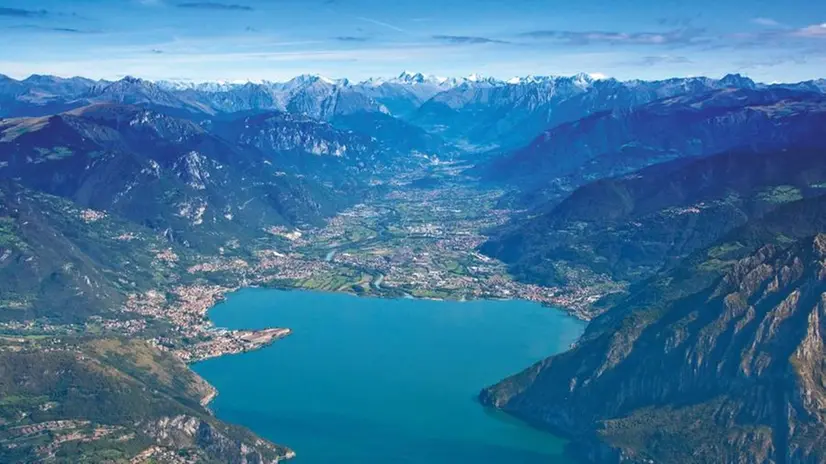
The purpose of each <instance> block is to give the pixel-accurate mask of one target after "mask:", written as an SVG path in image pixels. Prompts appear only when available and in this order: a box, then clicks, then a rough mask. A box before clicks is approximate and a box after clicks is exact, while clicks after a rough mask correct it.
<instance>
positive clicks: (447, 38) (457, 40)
mask: <svg viewBox="0 0 826 464" xmlns="http://www.w3.org/2000/svg"><path fill="white" fill-rule="evenodd" d="M433 39H434V40H438V41H440V42H447V43H450V44H457V45H464V44H494V43H495V44H506V43H509V42H506V41H504V40H498V39H490V38H487V37H475V36H467V35H434V36H433Z"/></svg>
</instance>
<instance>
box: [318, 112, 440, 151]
mask: <svg viewBox="0 0 826 464" xmlns="http://www.w3.org/2000/svg"><path fill="white" fill-rule="evenodd" d="M331 123H332V124H333V125H334V126H336V127H339V128H342V129H346V130H351V131H353V132H357V133H360V134H364V135H367V136H369V137H372V138H374V139H375V140H377V141H379V143H381V144H382V145H383V146H385V149H386V150H388V151H399V152H401V153H410V154H416V155H428V156H450V155H451V154H453V153H455V152H456V149H455V148H453V147H450V146H448V145H447V144H446V143H445V142H444V140H442V139H441V138H440V137H438V136H436V135H432V134H429V133H427V132H425V130H424V129H422V128H420V127H417V126H414V125H412V124H409V123H407V122H405V121H403V120H401V119H397V118H394V117H393V116H390V115H388V114H385V113H378V112H359V113H353V114H348V115H342V116H337V117H335V118H333V120H332V121H331Z"/></svg>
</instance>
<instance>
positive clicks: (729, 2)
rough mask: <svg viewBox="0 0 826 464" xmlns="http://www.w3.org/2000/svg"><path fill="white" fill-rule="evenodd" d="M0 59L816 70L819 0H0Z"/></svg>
mask: <svg viewBox="0 0 826 464" xmlns="http://www.w3.org/2000/svg"><path fill="white" fill-rule="evenodd" d="M0 40H2V41H3V44H4V45H3V46H2V48H0V73H3V74H7V75H10V76H13V77H26V76H28V75H29V74H33V73H39V74H57V75H61V76H71V75H83V76H87V77H92V78H107V79H115V78H119V77H122V76H124V75H134V76H139V77H144V78H149V79H183V80H194V81H206V80H229V81H235V80H248V79H249V80H285V79H288V78H290V77H293V76H295V75H298V74H302V73H317V74H322V75H325V76H329V77H333V78H340V77H347V78H350V79H354V80H360V79H363V78H367V77H370V76H384V77H386V76H392V75H396V74H398V73H400V72H401V71H402V70H411V71H416V72H423V73H425V74H436V75H444V76H462V75H467V74H470V73H481V74H485V75H490V76H494V77H499V78H509V77H512V76H517V75H520V76H523V75H528V74H562V75H569V74H575V73H578V72H586V73H591V74H594V75H606V76H611V77H616V78H619V79H634V78H641V79H657V78H665V77H671V76H687V75H708V76H722V75H723V74H726V73H730V72H739V73H742V74H745V75H748V76H751V77H753V78H755V79H757V80H760V81H764V82H774V81H799V80H806V79H812V78H820V77H826V1H815V0H784V1H778V0H714V1H711V0H694V1H675V0H662V1H654V0H585V1H580V0H567V1H555V0H507V1H506V0H417V1H408V0H271V1H263V0H227V1H217V0H216V1H190V0H106V1H99V0H74V1H71V0H25V1H24V0H0Z"/></svg>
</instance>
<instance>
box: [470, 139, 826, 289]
mask: <svg viewBox="0 0 826 464" xmlns="http://www.w3.org/2000/svg"><path fill="white" fill-rule="evenodd" d="M823 193H826V150H823V149H805V148H796V149H786V150H782V151H776V152H771V153H754V152H750V151H746V152H741V151H737V152H729V153H724V154H720V155H714V156H710V157H706V158H701V159H696V158H695V159H681V160H676V161H672V162H667V163H663V164H659V165H656V166H651V167H649V168H646V169H643V170H640V171H637V172H635V173H632V174H629V175H627V176H624V177H616V178H611V179H603V180H600V181H597V182H593V183H591V184H588V185H585V186H583V187H581V188H579V189H577V190H576V191H574V193H573V194H571V196H570V197H568V198H566V199H565V200H564V201H562V202H561V203H560V204H559V205H557V206H554V207H552V208H551V209H550V210H548V211H544V212H539V213H537V214H535V215H534V216H532V217H529V218H526V219H521V220H516V221H515V222H514V223H512V224H510V225H508V226H506V227H505V228H503V229H502V230H501V231H499V232H498V233H496V234H495V235H494V236H493V238H492V239H491V240H490V241H488V242H487V243H486V244H484V245H483V247H482V250H483V251H484V252H485V253H488V254H490V255H493V256H496V257H498V258H500V259H503V260H504V261H506V262H508V263H510V264H511V266H512V272H513V273H514V274H515V275H516V276H517V277H520V278H522V279H526V280H533V281H539V282H543V283H547V284H565V283H568V282H567V277H566V274H565V272H566V271H565V270H566V269H570V268H571V267H575V268H577V267H584V268H587V269H588V270H590V271H591V272H594V273H598V274H603V273H604V274H608V275H610V276H611V277H612V278H613V279H616V280H620V281H630V282H638V281H640V280H641V279H644V278H646V277H648V276H650V275H652V274H653V273H654V272H656V271H658V270H659V269H660V268H662V267H663V266H668V265H671V264H674V263H676V262H679V261H680V260H681V259H683V258H685V257H686V256H688V255H690V254H691V253H693V252H694V251H696V250H698V249H701V248H705V247H706V246H708V245H710V244H712V243H714V242H716V241H717V240H719V239H720V238H722V237H723V236H724V235H725V234H726V233H728V232H729V231H731V230H733V229H734V228H736V227H739V226H740V225H743V224H744V223H746V222H747V221H748V220H750V219H753V218H759V217H761V216H763V215H764V214H766V213H767V212H769V211H772V210H774V209H775V208H777V207H778V206H780V205H782V204H785V203H788V202H790V201H794V200H797V199H800V198H806V197H810V196H816V195H821V194H823Z"/></svg>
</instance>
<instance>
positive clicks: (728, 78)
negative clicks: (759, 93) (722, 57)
mask: <svg viewBox="0 0 826 464" xmlns="http://www.w3.org/2000/svg"><path fill="white" fill-rule="evenodd" d="M720 83H721V84H723V85H726V86H729V87H737V88H743V89H753V88H755V87H756V84H755V83H754V81H753V80H751V79H749V78H748V77H745V76H743V75H741V74H739V73H738V74H726V75H725V76H723V78H722V79H720Z"/></svg>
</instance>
